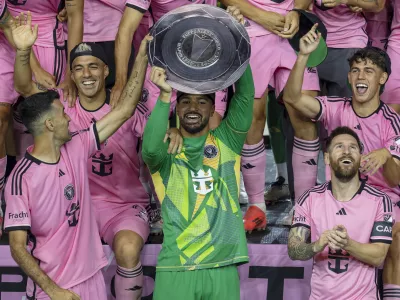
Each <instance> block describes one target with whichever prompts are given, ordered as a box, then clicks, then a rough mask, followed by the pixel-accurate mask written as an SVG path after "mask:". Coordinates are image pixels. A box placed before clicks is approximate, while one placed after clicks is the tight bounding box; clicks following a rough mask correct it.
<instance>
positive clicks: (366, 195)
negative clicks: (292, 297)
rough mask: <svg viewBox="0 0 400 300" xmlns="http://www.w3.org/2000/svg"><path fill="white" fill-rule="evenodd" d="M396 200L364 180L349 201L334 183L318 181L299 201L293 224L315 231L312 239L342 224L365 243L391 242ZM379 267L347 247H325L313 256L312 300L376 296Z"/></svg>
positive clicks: (364, 298)
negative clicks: (336, 195)
mask: <svg viewBox="0 0 400 300" xmlns="http://www.w3.org/2000/svg"><path fill="white" fill-rule="evenodd" d="M393 221H394V220H393V213H392V205H391V202H390V199H389V197H388V196H387V195H386V194H384V193H382V192H380V191H379V190H377V189H375V188H373V187H371V186H370V185H368V184H365V181H363V182H362V183H361V186H360V189H359V190H358V192H357V193H356V195H355V196H354V197H353V199H351V200H350V201H347V202H340V201H337V200H336V199H335V198H334V196H333V195H332V189H331V183H330V182H326V183H324V184H323V185H320V186H316V187H314V188H312V189H310V190H309V191H307V192H305V193H304V194H303V195H302V196H301V197H300V198H299V199H298V200H297V202H296V205H295V214H294V217H293V225H292V227H297V226H304V227H306V228H309V229H310V230H311V242H315V241H317V240H318V239H319V238H320V236H321V235H322V233H323V232H324V231H326V230H331V229H333V228H334V227H335V226H336V225H343V226H344V227H345V228H346V230H347V232H348V235H349V237H350V238H351V239H353V240H355V241H357V242H359V243H363V244H367V243H385V244H390V243H391V242H392V226H393V223H394V222H393ZM376 276H377V269H376V268H375V267H373V266H369V265H367V264H365V263H363V262H361V261H359V260H357V259H355V258H354V257H352V256H351V255H350V254H349V253H347V252H346V251H345V250H339V251H335V250H331V249H330V248H329V247H326V248H325V249H324V250H323V251H322V252H321V253H319V254H317V255H315V256H314V266H313V272H312V277H311V295H310V299H311V300H314V299H315V300H320V299H325V300H337V299H346V300H358V299H363V300H376V299H380V298H379V297H377V295H378V291H377V282H376V279H377V277H376Z"/></svg>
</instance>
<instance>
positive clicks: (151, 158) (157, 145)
mask: <svg viewBox="0 0 400 300" xmlns="http://www.w3.org/2000/svg"><path fill="white" fill-rule="evenodd" d="M170 106H171V103H164V102H162V101H161V100H157V103H156V105H155V107H154V109H153V111H152V112H151V115H150V118H149V120H148V121H147V124H146V127H145V129H144V134H143V146H142V157H143V161H144V162H145V163H146V165H147V166H148V167H149V170H150V172H151V173H155V172H157V171H158V170H159V169H160V168H161V165H162V162H163V161H164V159H165V158H166V157H167V155H168V152H167V151H168V143H164V141H163V140H164V137H165V133H166V132H167V129H168V118H169V109H170Z"/></svg>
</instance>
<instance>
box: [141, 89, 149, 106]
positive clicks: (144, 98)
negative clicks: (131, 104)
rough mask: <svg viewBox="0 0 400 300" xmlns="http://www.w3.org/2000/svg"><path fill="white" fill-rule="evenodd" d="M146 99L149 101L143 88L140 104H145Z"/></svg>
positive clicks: (147, 91) (146, 90) (147, 93)
mask: <svg viewBox="0 0 400 300" xmlns="http://www.w3.org/2000/svg"><path fill="white" fill-rule="evenodd" d="M148 99H149V90H148V89H145V88H143V91H142V99H141V102H143V103H146V102H147V100H148Z"/></svg>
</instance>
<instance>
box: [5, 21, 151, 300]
mask: <svg viewBox="0 0 400 300" xmlns="http://www.w3.org/2000/svg"><path fill="white" fill-rule="evenodd" d="M13 36H14V41H15V43H16V45H17V49H18V50H17V55H16V61H15V73H16V74H18V77H22V78H20V80H21V81H22V82H29V83H30V86H31V87H30V90H31V94H32V93H35V94H33V95H32V96H30V97H28V98H26V99H25V100H24V101H23V102H22V103H21V106H20V112H21V117H22V120H23V122H24V124H25V125H26V127H27V128H28V129H29V131H30V132H31V133H32V134H33V136H34V146H33V147H30V148H28V150H27V153H26V154H25V158H24V159H22V160H21V161H20V162H19V163H18V164H17V166H16V167H15V169H14V171H13V172H12V174H11V175H10V180H9V181H8V183H7V186H6V192H5V196H6V202H7V210H6V215H7V217H6V218H5V229H6V230H7V231H9V232H10V247H11V253H12V256H13V258H14V259H15V261H16V262H17V263H18V265H19V266H20V267H21V268H22V270H23V271H24V272H25V273H26V274H27V275H28V276H29V278H30V279H29V283H28V287H27V295H28V299H49V298H50V299H73V300H77V299H82V300H93V299H96V300H99V299H104V300H105V299H106V289H105V284H104V279H103V276H102V273H101V269H102V267H103V266H105V265H106V263H107V261H106V260H105V257H104V253H103V249H102V245H101V242H100V237H99V235H98V226H97V224H96V218H95V215H94V213H93V211H92V209H93V208H92V201H91V196H90V190H89V179H88V168H87V163H88V160H89V159H90V158H91V157H92V155H96V153H98V152H97V151H100V150H101V144H102V143H103V142H104V141H106V140H107V139H109V138H110V137H111V136H112V135H113V134H114V133H115V132H116V131H117V130H118V129H119V128H120V127H121V126H122V125H123V124H124V123H125V122H126V121H128V120H129V119H130V118H131V116H132V114H133V112H134V111H135V108H136V105H137V103H138V102H139V99H140V96H141V88H142V85H143V81H144V76H145V70H146V67H147V56H146V55H141V56H139V57H138V59H137V60H136V62H135V65H134V67H133V71H132V76H131V77H130V79H129V81H128V83H127V85H126V88H125V90H124V92H123V94H122V99H121V101H120V102H119V105H118V106H117V107H116V108H115V109H114V110H113V111H111V112H109V113H107V114H104V115H103V116H102V117H101V118H100V119H99V120H98V121H96V120H94V121H93V123H92V124H88V125H89V126H88V127H84V128H86V129H83V130H80V131H76V132H74V133H70V131H69V129H68V124H69V122H70V121H71V119H70V117H69V116H68V115H67V114H66V112H65V110H64V107H63V105H62V104H61V102H60V99H62V97H61V96H60V95H59V94H58V93H57V92H56V91H46V92H42V93H40V90H39V89H38V88H37V86H36V84H35V83H34V82H32V81H31V72H30V68H29V67H27V63H26V61H27V58H29V55H30V51H31V47H32V45H33V44H34V42H35V40H36V37H37V29H35V30H33V31H32V29H31V24H30V22H28V24H27V25H23V26H21V27H18V28H16V29H14V30H13ZM144 47H145V45H144V46H143V48H144ZM78 49H80V48H78ZM142 52H143V51H142ZM78 59H80V61H81V64H82V69H83V71H82V73H83V74H84V76H82V77H78V75H77V74H73V76H74V77H73V78H74V79H75V80H76V82H77V84H78V85H80V88H82V87H83V86H86V87H85V89H84V91H85V94H86V95H89V96H92V95H95V93H93V94H91V92H93V91H95V90H96V87H98V86H101V87H102V88H104V79H105V77H104V76H103V77H102V78H101V79H99V78H98V77H96V74H95V73H96V72H95V70H96V69H98V68H100V65H99V63H98V62H97V64H96V63H91V64H90V65H89V66H88V65H86V64H85V63H84V62H87V59H86V61H85V57H79V58H76V59H75V60H74V63H76V61H77V60H78ZM89 59H90V57H89ZM102 67H103V68H105V67H104V66H102ZM88 68H90V69H91V70H93V73H94V74H90V73H88V71H87V70H88ZM74 72H77V70H76V69H74ZM98 72H99V74H100V73H101V71H98ZM78 73H79V72H78ZM103 75H104V74H103ZM78 78H79V81H78V80H77V79H78ZM93 81H94V83H93ZM88 82H89V83H91V86H87V85H88V84H87V83H88ZM104 93H105V91H104ZM97 96H98V95H97ZM82 97H84V96H82ZM90 99H95V98H90ZM96 99H97V100H98V99H99V97H97V98H96ZM80 124H82V123H80ZM110 143H114V142H113V141H111V140H110ZM134 150H135V149H131V151H134ZM28 233H29V237H30V241H31V243H30V247H29V248H30V253H29V252H28V251H27V250H26V240H27V236H28ZM124 274H126V275H129V276H128V277H130V275H131V272H124ZM46 294H47V296H46ZM76 294H77V295H79V296H77V295H76Z"/></svg>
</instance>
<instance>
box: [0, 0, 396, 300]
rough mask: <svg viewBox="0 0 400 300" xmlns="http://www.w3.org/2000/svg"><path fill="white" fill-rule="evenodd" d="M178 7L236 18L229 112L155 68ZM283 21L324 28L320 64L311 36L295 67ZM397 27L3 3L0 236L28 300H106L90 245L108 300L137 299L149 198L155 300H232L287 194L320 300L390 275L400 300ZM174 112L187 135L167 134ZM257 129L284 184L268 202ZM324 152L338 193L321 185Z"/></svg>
mask: <svg viewBox="0 0 400 300" xmlns="http://www.w3.org/2000/svg"><path fill="white" fill-rule="evenodd" d="M186 4H209V5H214V6H215V5H217V4H222V5H225V6H227V7H228V6H234V7H235V8H232V9H230V13H231V14H232V15H234V16H235V17H236V18H237V19H238V21H240V22H242V23H244V25H245V26H246V28H247V31H248V33H249V36H250V40H251V47H252V54H251V58H250V67H249V68H248V69H247V70H246V72H245V73H244V75H243V76H242V77H241V78H240V80H239V81H238V82H237V83H236V86H235V94H234V96H233V98H232V99H228V98H229V97H228V93H227V91H220V92H217V93H216V94H210V95H202V96H199V95H197V96H196V95H187V94H182V93H180V92H179V91H174V90H172V89H171V87H170V86H168V84H166V82H165V71H164V70H162V69H158V68H153V69H152V68H151V67H150V66H149V65H148V62H147V55H146V44H147V42H148V40H150V39H151V37H148V36H146V34H147V33H148V32H149V30H150V28H151V26H152V25H153V24H154V23H155V22H157V21H158V20H159V19H160V18H161V17H162V16H163V15H164V14H165V13H167V12H169V11H171V10H173V9H175V8H177V7H180V6H182V5H186ZM293 9H303V10H311V11H313V12H314V13H315V14H316V15H317V16H318V17H319V18H320V19H321V21H322V22H323V23H324V25H325V26H326V28H327V30H328V38H327V40H326V43H327V46H328V55H327V57H326V59H325V60H324V62H323V63H322V64H320V65H319V66H318V67H317V68H307V65H306V62H307V60H308V56H309V55H310V53H311V52H313V51H315V49H316V46H317V44H318V42H319V40H320V36H319V35H318V33H317V31H316V30H317V29H318V27H317V25H316V26H315V27H314V28H313V29H312V30H311V31H310V32H309V33H308V34H307V35H306V36H304V37H303V38H302V39H301V41H300V52H299V53H298V54H297V55H296V53H295V52H294V50H293V49H292V48H291V46H290V45H289V43H288V39H290V38H292V37H293V36H294V34H295V33H296V32H297V30H298V27H299V18H300V14H299V13H298V12H296V11H293ZM243 16H244V17H243ZM399 18H400V4H399V3H396V1H385V0H374V1H370V0H365V1H360V0H342V1H338V0H322V1H315V2H314V3H312V1H311V0H283V1H282V0H281V1H278V0H276V1H273V0H222V1H220V3H217V1H216V0H201V1H200V0H190V1H189V0H152V1H149V0H127V1H126V0H115V1H106V0H65V1H61V0H51V1H44V0H43V1H42V0H41V1H32V0H7V2H6V1H4V0H0V29H1V32H0V62H1V63H0V66H1V68H0V86H1V88H0V177H1V180H0V183H1V185H2V187H1V188H3V187H4V185H5V183H6V182H7V184H6V187H5V188H4V195H5V200H6V204H7V207H6V211H5V215H4V219H5V224H4V227H5V231H7V232H8V234H9V237H10V247H11V251H12V255H13V258H14V259H15V260H16V261H17V263H18V264H19V265H20V267H21V268H22V269H23V270H24V271H25V273H26V274H27V275H28V276H29V278H30V279H29V281H28V286H27V297H28V299H48V298H50V299H85V300H87V299H105V297H106V293H105V291H104V290H105V287H104V280H103V278H102V275H101V268H102V267H103V266H104V265H105V264H106V261H105V258H104V254H103V251H102V247H101V242H100V237H101V238H102V239H103V240H104V241H105V242H106V243H107V244H108V245H110V246H111V247H112V249H113V251H114V253H115V257H116V260H117V265H118V268H117V272H116V276H115V293H116V299H122V300H124V299H138V298H140V295H141V293H142V286H143V272H142V266H141V263H140V252H141V249H142V247H143V245H144V243H145V242H146V240H147V238H148V235H149V232H150V226H149V223H150V220H149V219H150V217H149V214H150V212H149V203H150V198H151V196H154V197H156V198H158V200H159V201H160V202H161V203H162V216H163V226H164V228H163V230H164V234H165V236H164V245H163V250H162V251H161V253H160V256H159V262H158V267H157V280H156V290H155V294H154V297H155V298H156V299H166V298H174V299H181V298H182V299H197V298H199V299H202V297H203V299H239V282H238V277H237V270H236V265H237V264H240V263H244V262H246V261H248V255H247V249H246V239H245V235H244V230H246V231H253V230H257V229H264V228H265V227H266V226H267V219H266V205H265V202H266V201H267V202H270V201H276V200H279V199H282V198H287V197H294V198H295V199H296V206H295V212H292V213H291V214H292V216H293V226H292V229H291V231H290V236H289V244H288V250H289V256H290V257H291V258H292V259H300V260H307V259H310V258H312V257H314V256H315V265H314V272H313V277H312V283H311V285H312V289H311V291H312V292H311V296H310V297H311V298H312V299H321V298H322V297H324V298H327V299H376V298H377V297H379V295H378V294H377V288H376V286H375V281H376V277H375V269H376V267H378V266H380V265H381V264H382V263H383V262H384V269H383V270H384V277H383V280H384V299H385V297H386V298H387V299H389V298H390V299H400V234H399V230H400V228H399V226H398V225H397V224H396V223H395V220H397V219H398V218H399V216H398V210H399V209H400V208H399V207H400V205H399V204H398V203H400V199H399V196H400V188H399V183H400V161H399V160H400V148H399V146H400V142H399V141H400V118H399V116H398V113H400V103H399V102H398V101H397V99H398V98H397V97H400V83H398V78H399V77H400V75H399V73H398V72H397V71H396V63H397V60H398V59H399V58H400V20H399ZM371 45H372V46H375V47H370V46H371ZM367 46H369V47H367ZM250 71H251V72H250ZM253 82H254V83H253ZM57 99H59V100H60V101H57ZM253 100H254V102H253ZM381 100H382V101H383V102H382V101H381ZM228 103H229V112H228V113H227V115H225V112H226V110H227V105H228ZM174 111H175V112H176V115H177V117H178V119H179V121H180V124H181V128H180V130H178V129H175V128H170V129H168V118H169V117H170V115H171V114H172V113H173V112H174ZM251 115H252V116H251ZM267 116H268V118H267ZM267 119H268V125H269V128H270V134H271V142H272V148H273V152H274V158H275V162H276V165H277V174H276V178H277V181H276V182H274V183H273V184H272V186H271V189H270V190H268V191H267V192H265V191H264V184H265V166H266V152H265V147H264V141H263V132H264V127H265V122H266V120H267ZM317 124H319V125H320V126H319V127H317ZM83 128H86V129H83ZM283 132H285V134H283ZM327 136H329V137H328V138H327ZM182 137H183V138H182ZM142 140H143V142H142ZM167 140H168V143H166V141H167ZM32 145H34V146H32ZM320 145H322V148H323V149H325V150H326V153H325V163H326V164H327V166H329V167H328V168H327V172H326V176H327V180H330V181H327V183H325V184H322V185H320V186H317V187H315V188H314V186H315V184H316V181H317V161H318V155H319V151H320V147H321V146H320ZM142 148H143V149H142ZM203 149H204V151H203ZM285 149H289V150H290V151H289V152H288V155H286V152H285V151H286V150H285ZM203 153H204V154H203ZM7 156H8V157H11V156H15V157H16V159H17V161H18V163H17V164H16V165H15V167H14V168H13V170H12V172H11V174H10V175H9V174H8V173H7V174H6V164H7ZM286 159H287V160H288V162H290V163H289V164H288V165H287V164H286ZM8 163H9V168H10V165H11V163H12V161H11V160H10V159H8ZM359 170H360V173H359ZM239 173H241V176H242V177H243V182H244V187H245V190H246V193H247V195H248V200H249V209H248V210H247V212H246V214H245V216H244V217H243V222H242V217H241V213H240V209H238V199H237V198H238V193H239V186H238V185H239V181H240V179H239V178H240V174H239ZM6 175H7V176H8V175H9V176H8V177H7V178H6ZM359 175H360V176H359ZM289 184H292V185H293V186H292V187H291V188H289ZM50 198H51V200H50ZM88 199H91V201H90V200H88ZM210 207H211V208H212V209H211V208H210ZM92 210H93V213H92ZM292 216H290V219H292ZM238 220H239V221H238ZM242 223H244V228H243V224H242ZM161 224H162V222H160V221H159V222H158V225H161ZM153 225H154V224H153ZM392 227H393V228H392ZM392 230H393V232H392ZM99 236H100V237H99ZM27 240H28V241H29V248H28V250H29V252H28V250H27V249H26V241H27ZM59 249H62V252H60V253H57V255H55V254H54V253H56V252H57V251H61V250H59ZM177 271H182V272H177ZM183 271H187V272H183ZM200 271H202V272H200ZM205 272H208V273H205ZM188 274H189V275H188ZM351 278H353V279H351ZM338 286H340V289H339V291H338V290H337V289H336V287H338ZM199 295H200V296H199Z"/></svg>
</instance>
